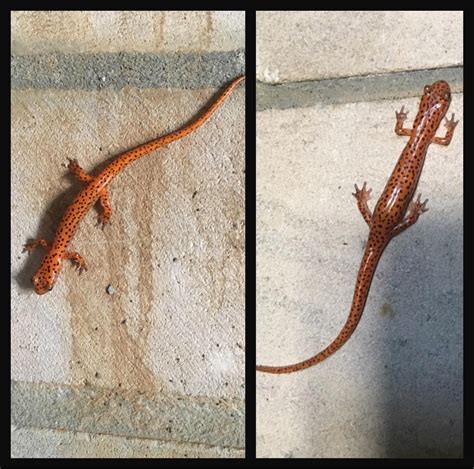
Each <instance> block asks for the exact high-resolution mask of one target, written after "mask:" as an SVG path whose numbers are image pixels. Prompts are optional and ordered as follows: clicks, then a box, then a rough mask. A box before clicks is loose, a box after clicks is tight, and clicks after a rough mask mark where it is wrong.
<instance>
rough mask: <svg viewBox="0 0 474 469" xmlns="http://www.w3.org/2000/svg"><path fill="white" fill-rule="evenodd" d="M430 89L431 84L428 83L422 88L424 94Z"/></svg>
mask: <svg viewBox="0 0 474 469" xmlns="http://www.w3.org/2000/svg"><path fill="white" fill-rule="evenodd" d="M430 90H431V86H430V85H426V86H425V87H424V88H423V93H424V94H428V93H429V92H430Z"/></svg>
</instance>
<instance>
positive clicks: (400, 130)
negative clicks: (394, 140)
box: [395, 106, 412, 137]
mask: <svg viewBox="0 0 474 469" xmlns="http://www.w3.org/2000/svg"><path fill="white" fill-rule="evenodd" d="M395 115H396V116H397V123H396V124H395V133H396V134H397V135H400V136H406V137H409V136H410V135H411V133H412V129H406V128H404V127H403V123H404V122H405V120H406V118H407V116H408V111H405V106H402V108H401V109H400V111H398V112H397V111H395Z"/></svg>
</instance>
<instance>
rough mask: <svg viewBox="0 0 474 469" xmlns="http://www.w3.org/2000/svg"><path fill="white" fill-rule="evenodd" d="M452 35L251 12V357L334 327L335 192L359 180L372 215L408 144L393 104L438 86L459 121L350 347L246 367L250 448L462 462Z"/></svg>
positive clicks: (342, 207) (431, 167)
mask: <svg viewBox="0 0 474 469" xmlns="http://www.w3.org/2000/svg"><path fill="white" fill-rule="evenodd" d="M461 38H462V13H460V12H362V11H361V12H258V13H257V78H258V80H259V83H258V85H257V107H258V109H259V112H258V113H257V363H260V364H267V365H287V364H291V363H295V362H297V361H300V360H303V359H305V358H308V357H310V356H311V355H314V354H315V353H317V352H318V351H320V350H321V349H322V348H324V347H325V346H326V345H328V344H329V342H330V341H331V340H332V339H334V338H335V336H336V335H337V333H338V332H339V330H340V328H341V327H342V325H343V324H344V322H345V320H346V318H347V314H348V311H349V307H350V302H351V299H352V294H353V289H354V283H355V277H356V274H357V270H358V267H359V262H360V259H361V256H362V252H363V249H364V245H365V242H366V239H367V233H368V229H367V225H366V224H365V222H364V221H363V220H362V217H361V216H360V214H359V212H358V210H357V208H356V203H355V199H354V198H353V197H352V195H351V192H353V191H354V183H357V184H359V186H360V185H361V184H362V183H363V182H364V181H367V182H368V186H369V187H371V188H372V189H373V192H372V195H373V200H371V201H369V205H370V206H371V207H372V208H373V207H374V205H375V202H376V199H377V198H378V196H379V194H380V193H381V191H382V190H383V187H384V185H385V182H386V180H387V178H388V176H389V174H390V172H391V170H392V168H393V166H394V164H395V162H396V160H397V158H398V156H399V155H400V152H401V150H402V148H403V146H404V145H405V142H406V139H405V138H402V137H397V136H396V135H395V133H394V131H393V129H394V125H395V110H399V109H400V108H401V107H402V105H404V106H405V109H409V115H408V118H409V122H410V123H411V121H412V119H413V117H414V115H415V114H416V110H417V106H418V103H419V98H420V95H421V93H422V90H423V86H424V85H425V84H429V83H432V82H433V81H434V80H437V79H445V80H447V81H448V82H449V83H450V84H451V88H452V91H453V99H452V103H451V107H450V110H449V112H450V113H451V112H454V113H455V114H456V118H458V119H459V120H460V122H459V125H458V127H457V128H456V130H455V135H454V139H453V141H452V142H451V144H450V145H449V147H441V146H437V145H431V146H430V148H429V150H428V155H427V160H426V164H425V168H424V170H423V174H422V175H421V180H420V183H419V186H418V192H421V194H422V195H423V198H425V197H427V198H429V202H428V207H429V211H428V212H427V213H424V214H423V215H422V216H421V218H420V220H419V221H418V222H417V223H416V225H415V226H413V227H411V228H410V229H409V230H408V231H407V232H406V233H403V234H402V235H400V236H399V237H397V238H395V239H394V240H393V241H392V243H391V244H390V245H389V246H388V248H387V250H386V252H385V253H384V256H383V257H382V259H381V262H380V264H379V266H378V269H377V272H376V275H375V279H374V281H373V284H372V288H371V292H370V295H369V298H368V302H367V305H366V309H365V312H364V315H363V317H362V319H361V322H360V323H359V326H358V328H357V330H356V331H355V333H354V335H353V336H352V337H351V338H350V340H349V341H348V343H347V344H345V345H344V347H343V348H342V349H341V350H339V351H338V352H337V353H336V354H335V355H333V356H332V357H330V358H329V359H327V360H326V361H324V362H322V363H320V364H318V365H316V366H315V367H312V368H309V369H307V370H305V371H301V372H298V373H294V374H288V375H279V376H278V375H269V374H263V373H258V376H257V457H280V458H292V457H295V458H296V457H310V458H311V457H313V458H322V457H324V458H333V457H341V458H379V457H382V458H384V457H389V458H393V457H395V458H402V457H424V458H430V457H434V458H439V457H450V458H457V457H461V456H462V451H463V448H462V436H463V435H462V427H463V421H462V414H463V409H462V402H463V395H462V389H463V369H462V364H463V361H462V349H463V330H462V280H463V279H462V244H463V240H462V224H463V219H462V212H463V207H462V196H463V194H462V185H463V181H462V141H463V99H462V90H463V84H462V57H463V55H462V54H463V51H462V39H461ZM275 85H278V86H275ZM438 133H439V134H440V135H442V134H444V128H440V129H439V131H438Z"/></svg>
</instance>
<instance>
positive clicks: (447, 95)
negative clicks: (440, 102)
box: [443, 91, 451, 101]
mask: <svg viewBox="0 0 474 469" xmlns="http://www.w3.org/2000/svg"><path fill="white" fill-rule="evenodd" d="M443 98H444V99H445V100H446V101H448V100H450V99H451V93H450V92H449V91H446V92H445V93H444V95H443Z"/></svg>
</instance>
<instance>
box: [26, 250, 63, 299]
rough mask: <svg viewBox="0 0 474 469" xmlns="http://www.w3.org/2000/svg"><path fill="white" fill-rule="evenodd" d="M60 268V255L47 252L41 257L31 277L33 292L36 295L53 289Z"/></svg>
mask: <svg viewBox="0 0 474 469" xmlns="http://www.w3.org/2000/svg"><path fill="white" fill-rule="evenodd" d="M60 269H61V261H60V257H59V256H51V255H49V254H47V255H46V256H45V258H44V259H43V262H42V263H41V265H40V267H39V269H38V270H37V271H36V273H35V275H33V277H32V278H31V282H32V283H33V286H34V288H35V292H36V293H37V294H38V295H43V294H44V293H47V292H49V291H51V290H52V289H53V286H54V283H55V282H56V279H57V277H58V275H59V271H60Z"/></svg>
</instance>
